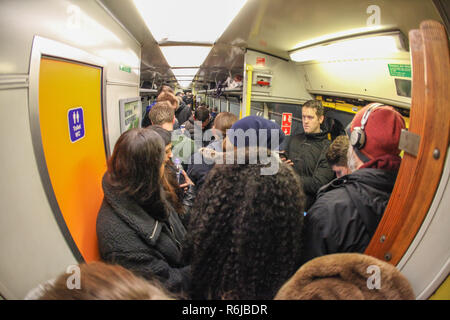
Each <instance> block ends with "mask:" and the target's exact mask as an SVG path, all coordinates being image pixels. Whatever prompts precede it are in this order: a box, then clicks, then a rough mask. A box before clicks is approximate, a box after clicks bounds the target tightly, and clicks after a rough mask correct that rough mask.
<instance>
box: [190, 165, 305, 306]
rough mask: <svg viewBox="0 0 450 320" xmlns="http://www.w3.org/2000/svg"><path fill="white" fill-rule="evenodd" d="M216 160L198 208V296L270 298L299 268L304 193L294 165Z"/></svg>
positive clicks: (194, 254) (193, 226)
mask: <svg viewBox="0 0 450 320" xmlns="http://www.w3.org/2000/svg"><path fill="white" fill-rule="evenodd" d="M262 167H263V165H261V164H254V165H238V164H232V165H227V164H224V165H216V166H215V167H214V168H213V169H212V170H211V171H210V173H209V174H208V177H207V179H206V181H205V184H204V186H203V187H202V189H201V192H200V193H199V194H198V196H197V199H196V203H195V205H194V207H193V209H192V214H191V219H190V224H189V228H188V238H187V240H186V241H187V244H186V248H185V251H184V257H185V259H187V261H189V262H190V263H191V268H192V286H191V289H192V290H191V298H193V299H272V298H273V297H274V295H275V294H276V292H277V291H278V289H279V288H280V287H281V286H282V285H283V283H284V282H285V281H287V280H288V279H289V277H290V276H292V275H293V274H294V273H295V271H296V270H297V269H298V267H299V266H300V259H301V258H300V255H301V247H302V246H301V243H302V227H303V208H304V199H305V195H304V193H303V188H302V185H301V182H300V179H299V176H297V175H296V174H295V172H294V171H293V169H292V168H291V167H289V166H288V165H286V164H284V163H280V168H279V171H278V172H277V173H276V174H274V175H261V174H260V170H261V168H262Z"/></svg>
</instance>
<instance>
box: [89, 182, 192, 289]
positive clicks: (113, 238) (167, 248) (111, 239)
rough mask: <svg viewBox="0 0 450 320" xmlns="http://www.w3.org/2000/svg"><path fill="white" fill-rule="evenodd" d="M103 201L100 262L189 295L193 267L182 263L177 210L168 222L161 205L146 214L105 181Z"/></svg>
mask: <svg viewBox="0 0 450 320" xmlns="http://www.w3.org/2000/svg"><path fill="white" fill-rule="evenodd" d="M102 184H103V191H104V199H103V203H102V206H101V208H100V211H99V213H98V217H97V237H98V246H99V251H100V256H101V258H102V259H103V260H104V261H106V262H109V263H113V264H114V263H115V264H119V265H121V266H123V267H125V268H127V269H129V270H131V271H133V272H135V273H136V274H138V275H140V276H142V277H144V278H147V279H151V278H153V277H154V276H156V277H157V278H158V280H159V281H161V282H162V284H163V285H164V286H165V287H166V288H167V289H169V290H170V291H172V292H181V291H183V292H186V291H187V289H188V287H189V283H190V281H189V279H190V266H185V265H183V263H182V262H181V260H182V258H181V243H182V242H183V240H184V236H185V233H186V230H185V228H184V226H183V224H182V223H181V221H180V219H179V217H178V215H177V214H176V212H175V211H174V210H169V211H171V212H170V214H169V216H168V218H166V219H162V218H158V219H156V218H154V217H163V216H165V213H164V209H163V205H162V203H161V202H159V204H158V203H155V204H154V205H152V206H151V208H150V209H151V210H152V211H151V212H149V211H150V210H149V208H147V211H146V210H144V208H143V207H142V206H141V205H139V204H138V203H137V202H136V201H135V200H134V199H132V198H130V197H129V196H127V195H125V194H120V193H119V192H118V190H117V189H115V188H113V187H112V186H110V185H109V184H108V183H107V181H106V179H105V176H104V177H103V182H102Z"/></svg>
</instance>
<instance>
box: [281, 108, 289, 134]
mask: <svg viewBox="0 0 450 320" xmlns="http://www.w3.org/2000/svg"><path fill="white" fill-rule="evenodd" d="M291 128H292V113H288V112H283V114H282V116H281V130H282V131H283V132H284V134H285V135H287V136H290V135H291Z"/></svg>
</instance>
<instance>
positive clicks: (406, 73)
mask: <svg viewBox="0 0 450 320" xmlns="http://www.w3.org/2000/svg"><path fill="white" fill-rule="evenodd" d="M388 67H389V74H390V75H391V76H392V77H404V78H411V65H410V64H395V63H389V64H388Z"/></svg>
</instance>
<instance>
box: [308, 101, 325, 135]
mask: <svg viewBox="0 0 450 320" xmlns="http://www.w3.org/2000/svg"><path fill="white" fill-rule="evenodd" d="M324 119H325V116H324V110H323V106H322V102H321V101H319V100H309V101H307V102H305V103H304V104H303V106H302V125H303V130H304V131H305V133H308V134H309V133H319V132H320V125H321V124H322V122H323V120H324Z"/></svg>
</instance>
